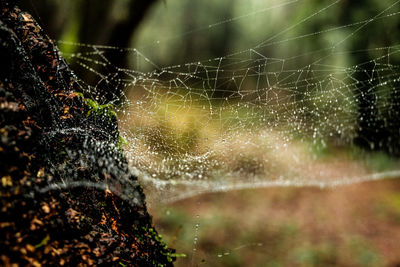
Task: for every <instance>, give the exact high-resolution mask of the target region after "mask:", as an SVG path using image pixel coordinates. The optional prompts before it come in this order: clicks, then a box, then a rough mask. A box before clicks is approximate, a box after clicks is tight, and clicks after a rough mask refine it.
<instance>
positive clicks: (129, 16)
mask: <svg viewBox="0 0 400 267" xmlns="http://www.w3.org/2000/svg"><path fill="white" fill-rule="evenodd" d="M21 4H22V7H23V8H25V9H27V10H30V12H31V13H32V14H34V15H35V16H36V17H38V19H39V21H40V22H41V24H42V25H43V27H44V28H45V29H46V30H47V32H48V34H49V35H50V37H51V38H53V39H54V40H62V41H64V42H73V43H84V44H91V45H106V46H107V45H108V46H113V47H119V48H128V47H135V48H137V49H138V51H140V53H141V54H143V55H144V56H146V57H147V58H148V59H149V60H151V62H154V63H155V64H156V65H157V66H160V67H163V66H170V65H176V64H182V63H186V62H195V61H196V62H197V61H199V60H200V61H201V60H207V59H213V58H217V57H221V56H224V55H228V54H230V53H233V52H237V51H245V50H248V49H250V48H254V49H256V51H257V53H259V54H262V55H264V56H266V57H271V58H278V59H280V58H281V59H287V58H293V57H294V58H295V60H287V61H286V62H285V70H296V69H301V68H304V66H307V65H308V64H310V62H315V61H318V64H319V65H321V66H322V65H324V64H325V65H328V66H330V67H331V68H332V69H334V68H335V66H336V67H338V68H340V67H341V68H343V67H346V66H360V67H361V69H362V70H363V71H355V72H354V75H353V77H352V78H353V79H354V80H358V81H360V83H359V84H357V87H358V88H357V90H359V92H357V98H358V99H357V100H356V101H357V102H358V111H359V118H358V124H359V126H360V127H359V133H358V134H357V135H358V136H359V137H355V140H354V141H355V143H358V144H359V145H360V146H362V147H364V148H367V149H371V148H372V149H378V150H384V151H386V152H389V153H390V154H393V155H399V154H400V147H399V144H398V141H397V139H399V138H400V134H399V132H398V131H397V130H396V129H394V128H396V126H398V122H397V117H398V115H399V114H400V113H399V112H400V106H399V102H400V95H399V90H397V89H396V88H398V86H399V82H396V81H393V80H392V81H391V82H390V86H392V87H393V88H394V89H393V90H386V91H387V92H389V93H387V92H386V95H383V96H379V94H380V93H378V92H376V90H377V88H376V85H377V81H376V80H373V81H371V80H370V79H369V77H373V76H374V75H375V76H376V75H382V74H384V73H382V74H381V73H374V71H375V68H374V64H375V63H376V62H369V61H370V60H372V59H374V58H377V57H379V56H384V55H387V54H388V53H391V52H393V49H397V47H396V45H397V43H398V40H399V37H400V16H399V15H398V14H397V12H399V5H393V6H392V7H391V8H389V9H388V7H389V6H391V5H392V4H393V3H391V2H390V1H379V0H367V1H352V0H343V1H317V0H308V1H300V2H299V1H296V0H291V1H283V2H282V1H277V0H270V1H268V4H266V2H265V1H261V0H250V1H238V0H221V1H218V2H212V1H201V0H193V1H183V2H182V1H176V0H169V1H161V0H159V1H156V0H150V1H138V0H114V1H112V0H101V1H96V0H85V1H83V0H82V1H81V0H74V1H61V0H43V1H35V0H23V1H22V3H21ZM327 8H329V10H328V11H324V9H327ZM385 9H388V10H385ZM310 16H311V17H310ZM305 18H308V19H307V20H305V21H304V19H305ZM371 19H372V20H373V22H372V23H370V22H371ZM363 24H365V25H363ZM343 26H345V27H343ZM333 28H335V30H331V29H333ZM321 33H323V34H321ZM352 33H354V34H352ZM299 36H301V37H302V38H298V37H299ZM349 37H350V38H349ZM268 39H271V40H272V41H270V42H269V41H268ZM344 39H345V40H346V41H345V42H340V43H339V44H338V45H337V46H336V47H335V49H336V50H337V51H346V52H345V53H342V54H340V53H337V54H335V57H326V58H325V56H324V55H325V54H326V53H327V50H329V49H331V47H332V46H333V45H334V44H336V43H337V42H338V40H344ZM59 46H60V49H61V50H62V51H64V52H65V53H66V54H71V53H78V52H79V50H80V49H82V47H80V46H77V45H70V44H66V43H60V45H59ZM378 47H379V48H383V49H379V50H374V48H378ZM385 48H386V49H385ZM368 49H370V51H366V50H368ZM391 49H392V50H391ZM348 51H352V52H350V53H349V52H348ZM310 52H311V53H310ZM107 53H108V55H107V56H108V59H109V60H110V63H111V64H112V66H116V67H119V68H127V69H134V70H140V71H144V72H146V71H152V70H154V65H151V64H146V63H147V62H146V60H145V59H144V58H141V59H138V57H135V56H133V55H132V54H130V53H121V52H120V51H119V50H111V51H108V52H107ZM385 60H389V59H387V58H385ZM399 62H400V57H399V54H398V53H393V54H391V56H390V64H392V65H393V66H396V65H397V64H398V63H399ZM70 64H72V66H73V69H75V70H76V72H77V73H78V74H79V76H80V77H81V78H82V79H84V80H86V81H88V83H89V84H93V83H94V80H95V79H96V77H94V76H96V75H94V74H93V73H90V72H88V71H87V70H85V69H83V68H82V67H81V66H79V65H74V62H70ZM102 71H103V72H106V71H107V69H106V70H102ZM108 71H110V70H108ZM392 71H396V69H395V68H394V69H393V70H392ZM253 83H255V82H253ZM114 87H117V86H114ZM99 88H101V87H99ZM223 89H224V88H222V89H221V90H223ZM225 89H226V88H225ZM228 89H230V88H228ZM300 90H301V89H300ZM110 91H115V89H113V85H112V84H111V86H110V85H109V84H107V86H106V88H104V89H102V90H101V89H100V92H99V94H101V95H102V96H103V99H106V101H110V99H112V96H111V97H109V95H110ZM381 91H384V90H381ZM300 93H304V92H300ZM116 95H121V92H116ZM222 96H223V95H221V97H222ZM379 97H380V98H381V99H382V98H385V99H389V102H386V103H383V104H382V103H381V102H379V100H378V98H379ZM385 101H386V100H385ZM390 101H391V102H390ZM380 109H381V110H380ZM388 109H390V111H388ZM382 113H385V118H381V117H380V115H381V114H382Z"/></svg>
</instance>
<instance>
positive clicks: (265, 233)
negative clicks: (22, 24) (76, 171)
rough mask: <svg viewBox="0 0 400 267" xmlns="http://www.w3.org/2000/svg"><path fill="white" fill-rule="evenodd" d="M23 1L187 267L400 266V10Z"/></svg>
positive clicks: (256, 0) (366, 5)
mask: <svg viewBox="0 0 400 267" xmlns="http://www.w3.org/2000/svg"><path fill="white" fill-rule="evenodd" d="M23 2H24V3H23V5H24V7H25V8H27V9H29V10H32V11H31V12H32V14H33V15H34V16H37V17H38V18H39V20H38V21H39V22H40V23H41V24H42V25H43V26H44V28H45V29H46V30H47V31H48V33H49V35H50V37H51V38H53V39H54V40H56V41H57V42H58V46H59V47H60V49H61V50H62V51H63V56H64V57H65V58H66V59H67V61H68V62H69V63H70V64H71V66H72V68H73V69H74V70H75V72H76V74H77V76H78V77H79V79H80V80H81V85H82V93H84V94H85V95H86V96H87V97H91V98H94V99H96V100H97V101H99V102H101V103H112V104H113V105H115V107H116V109H117V111H118V114H119V120H120V121H119V124H120V128H121V130H122V131H123V136H124V138H125V140H124V142H123V143H124V144H125V145H124V148H125V151H126V155H127V157H128V159H129V161H130V163H131V167H132V170H133V171H135V172H136V173H137V174H138V176H139V178H140V179H141V182H142V185H143V187H144V189H145V191H146V194H147V199H148V206H149V209H150V212H151V214H152V215H153V216H154V223H155V224H156V228H157V229H158V230H159V232H160V233H162V234H163V236H164V238H165V240H166V241H167V243H168V245H169V246H171V247H174V248H176V249H177V252H178V253H182V254H184V255H186V256H185V257H183V255H182V257H179V258H178V259H177V262H176V265H177V266H385V265H386V266H397V265H398V264H400V254H399V253H398V251H400V245H399V242H398V240H399V238H400V194H399V191H398V189H399V188H400V183H399V182H398V179H397V178H398V177H399V176H400V162H399V159H398V157H399V155H400V123H399V122H400V121H399V116H400V87H399V85H400V84H399V82H400V77H399V73H400V71H399V66H400V65H399V63H400V57H399V52H400V46H399V43H398V40H399V39H400V36H399V35H400V1H389V0H383V1H382V0H379V1H378V0H368V1H351V0H347V1H345V0H342V1H340V0H337V1H317V0H288V1H272V0H270V1H262V0H251V1H239V0H230V1H227V0H220V1H204V0H185V1H182V0H181V1H178V0H166V1H161V0H160V1H148V2H146V3H141V2H140V0H136V1H134V0H115V1H94V0H90V1H89V0H87V1H78V0H75V1H56V0H47V1H33V0H31V1H23Z"/></svg>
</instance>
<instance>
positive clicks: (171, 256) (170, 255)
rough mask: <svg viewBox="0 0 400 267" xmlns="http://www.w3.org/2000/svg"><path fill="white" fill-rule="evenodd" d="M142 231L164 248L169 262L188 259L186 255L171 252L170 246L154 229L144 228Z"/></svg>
mask: <svg viewBox="0 0 400 267" xmlns="http://www.w3.org/2000/svg"><path fill="white" fill-rule="evenodd" d="M142 230H144V231H145V232H147V233H148V234H149V235H150V237H151V238H152V239H153V240H156V241H157V242H159V243H160V244H161V245H162V246H163V252H162V253H163V254H164V255H165V256H166V257H167V260H168V261H169V262H173V261H174V259H175V258H186V254H183V253H173V252H171V251H170V249H169V248H168V245H167V244H166V243H165V242H164V241H163V239H162V235H160V234H157V232H156V231H155V230H154V228H151V227H150V228H147V227H142ZM161 266H162V265H161Z"/></svg>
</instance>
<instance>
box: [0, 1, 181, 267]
mask: <svg viewBox="0 0 400 267" xmlns="http://www.w3.org/2000/svg"><path fill="white" fill-rule="evenodd" d="M79 91H82V88H80V87H79V86H78V84H77V83H76V79H75V78H74V76H73V74H72V72H71V71H70V70H69V67H68V65H67V64H66V63H65V61H64V60H63V59H62V58H61V57H60V56H59V54H58V50H57V47H56V46H55V45H54V44H53V43H52V41H51V40H50V39H49V38H48V37H47V36H46V35H45V34H44V33H43V31H42V30H41V28H40V27H39V25H38V24H37V23H36V22H35V21H34V20H33V19H32V17H31V16H30V15H29V14H27V13H24V12H21V11H20V10H19V9H18V8H17V7H15V6H14V5H12V4H10V3H8V2H7V1H3V0H0V179H1V181H0V199H1V204H2V208H1V211H0V265H1V266H10V265H12V264H13V263H16V264H18V265H21V266H22V265H33V266H41V265H48V266H59V265H67V266H77V265H106V266H112V265H115V266H172V260H173V255H174V254H173V253H172V252H173V251H172V250H171V249H168V248H167V247H166V245H165V244H164V243H163V242H162V240H161V238H160V237H159V236H158V234H157V232H156V231H155V230H154V229H153V227H152V224H151V217H150V216H149V214H148V213H147V210H146V206H145V201H144V194H143V192H142V190H141V188H140V186H139V185H138V184H137V179H136V177H135V176H133V175H131V174H130V173H129V170H128V166H127V162H126V159H125V158H124V157H123V154H122V153H121V151H120V150H119V149H118V148H116V147H117V143H118V138H119V133H118V127H117V123H116V119H115V117H114V116H113V113H112V112H110V110H107V108H105V109H104V110H101V111H100V112H99V110H93V107H91V106H90V105H88V104H90V101H89V100H88V99H85V98H84V97H83V96H82V94H79V93H77V92H79ZM110 114H111V115H110ZM128 189H129V190H128Z"/></svg>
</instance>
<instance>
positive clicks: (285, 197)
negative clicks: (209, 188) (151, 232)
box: [149, 179, 400, 266]
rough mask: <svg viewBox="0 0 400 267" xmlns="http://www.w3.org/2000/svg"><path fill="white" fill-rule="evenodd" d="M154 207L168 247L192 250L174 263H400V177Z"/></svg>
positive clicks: (199, 198)
mask: <svg viewBox="0 0 400 267" xmlns="http://www.w3.org/2000/svg"><path fill="white" fill-rule="evenodd" d="M149 208H150V211H151V214H153V215H154V222H155V224H156V226H157V229H159V231H160V233H162V234H164V236H165V239H166V241H168V242H169V244H170V246H172V247H174V248H176V249H177V251H178V252H179V253H186V254H187V257H186V258H179V259H178V261H177V263H176V266H398V264H400V254H399V253H398V252H399V251H400V243H399V240H400V180H399V179H395V180H381V181H373V182H365V183H359V184H353V185H348V186H341V187H337V188H334V189H320V188H311V187H303V188H295V187H287V188H281V187H273V188H264V189H246V190H238V191H230V192H225V193H210V194H203V195H198V196H196V197H192V198H189V199H184V200H181V201H177V202H175V203H170V204H165V205H160V203H149ZM196 224H199V227H198V230H196V227H195V226H196ZM196 237H197V238H198V241H197V244H196V245H194V241H195V239H196ZM194 248H195V249H196V251H193V249H194Z"/></svg>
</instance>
